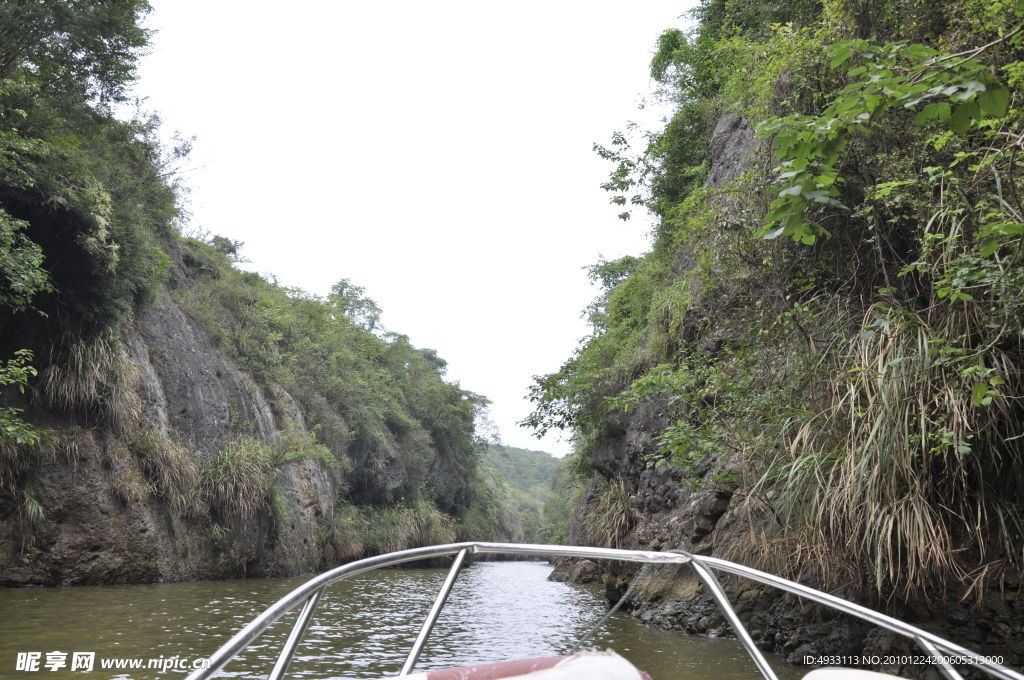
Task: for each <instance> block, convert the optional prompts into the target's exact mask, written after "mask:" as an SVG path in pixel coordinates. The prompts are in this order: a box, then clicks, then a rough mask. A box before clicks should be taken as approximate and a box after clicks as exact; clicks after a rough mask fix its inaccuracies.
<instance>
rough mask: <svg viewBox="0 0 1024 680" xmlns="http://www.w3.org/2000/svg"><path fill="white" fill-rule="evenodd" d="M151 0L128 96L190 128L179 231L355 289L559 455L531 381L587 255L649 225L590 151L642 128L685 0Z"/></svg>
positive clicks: (577, 329)
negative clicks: (657, 59)
mask: <svg viewBox="0 0 1024 680" xmlns="http://www.w3.org/2000/svg"><path fill="white" fill-rule="evenodd" d="M151 3H152V5H153V7H154V11H153V13H152V14H151V15H150V17H149V20H148V25H149V26H150V27H151V28H154V29H156V30H157V31H158V33H157V34H156V36H155V40H154V47H153V51H152V53H151V54H150V55H149V56H147V57H145V58H144V59H143V60H142V63H141V69H140V76H141V81H140V83H139V84H138V86H137V87H136V90H135V92H136V94H137V95H138V96H141V97H146V98H147V100H146V102H145V105H144V108H146V109H148V110H155V111H158V112H159V113H160V114H161V116H162V118H163V119H164V132H165V135H167V136H169V135H170V134H171V133H172V132H174V131H175V130H178V131H180V132H181V133H182V134H183V135H186V136H190V135H193V134H194V135H197V141H196V144H195V150H194V152H193V157H192V160H191V161H190V164H189V165H190V166H191V167H192V170H190V171H189V173H188V174H187V182H188V184H189V185H190V186H191V187H192V193H191V200H192V206H191V210H192V212H193V214H194V217H193V220H192V224H191V227H190V228H191V229H196V230H208V231H209V232H211V233H212V234H220V235H223V236H226V237H228V238H231V239H237V240H240V241H244V242H245V247H244V249H243V255H244V256H246V257H248V258H249V260H251V262H250V263H249V264H247V265H245V266H246V267H247V268H249V269H253V270H256V271H260V272H265V273H270V274H273V275H274V276H276V277H277V279H278V280H279V281H280V282H281V283H282V284H285V285H288V286H296V287H300V288H303V289H305V290H308V291H312V292H315V293H318V294H326V293H327V292H329V290H330V287H331V285H332V284H333V283H335V282H337V281H338V280H339V279H341V278H348V279H351V281H352V282H353V283H354V284H356V285H359V286H363V287H364V288H365V289H366V294H367V295H368V296H369V297H371V298H372V299H374V300H375V301H376V302H377V303H378V304H379V305H380V306H381V307H382V308H383V310H384V316H383V323H384V325H385V326H386V327H387V328H388V330H392V331H396V332H400V333H404V334H406V335H408V336H410V338H411V341H412V343H413V344H414V345H416V346H418V347H431V348H434V349H436V350H438V352H439V354H440V356H442V357H443V358H444V359H446V360H447V361H448V365H449V369H448V378H449V379H451V380H458V381H459V382H460V383H461V384H462V386H463V387H464V388H466V389H469V390H472V391H474V392H477V393H480V394H483V395H485V396H487V397H488V398H489V399H491V401H492V402H493V404H492V406H491V414H492V419H493V420H494V422H495V423H496V424H497V425H498V427H499V428H500V430H501V435H502V438H503V440H504V441H505V442H506V443H507V444H511V445H513V446H521V447H527V448H534V449H542V450H546V451H550V452H552V453H555V454H556V455H563V454H565V453H567V452H568V450H569V444H568V442H567V441H564V440H563V441H560V440H559V439H558V438H556V437H553V436H548V437H547V438H546V439H544V440H542V441H538V440H536V439H534V438H533V437H532V436H530V433H529V431H527V430H524V429H522V428H520V427H518V426H517V425H516V423H517V422H518V421H520V420H522V419H523V418H524V417H525V416H526V415H527V414H528V413H529V412H530V411H531V405H530V404H529V402H528V401H527V400H526V398H525V396H526V393H527V390H528V388H529V385H530V384H531V376H533V375H537V374H543V373H550V372H553V371H555V370H557V369H558V367H559V366H560V365H561V363H562V362H563V361H565V360H566V359H567V358H569V356H570V355H571V354H572V351H573V349H574V348H575V347H576V344H577V342H578V340H579V339H580V338H581V337H583V336H584V335H585V334H586V333H587V327H586V325H585V324H584V322H583V320H582V319H581V318H580V312H581V310H582V309H583V308H584V307H585V306H586V305H587V304H588V303H589V302H590V301H591V300H592V299H593V297H594V296H595V295H596V293H597V292H598V291H597V290H596V289H595V288H594V287H592V286H591V285H590V283H589V281H588V280H587V276H586V272H585V271H584V270H583V267H585V266H586V265H589V264H592V263H594V262H596V261H597V260H598V257H599V255H604V256H605V257H606V258H609V259H611V258H616V257H619V256H622V255H626V254H633V255H636V254H639V253H641V252H643V251H645V250H647V249H648V239H647V235H648V232H649V230H650V222H649V220H648V219H647V218H646V217H645V216H639V215H638V216H635V217H634V219H633V220H631V221H629V222H623V221H621V220H618V219H617V218H616V215H617V214H618V212H619V210H618V209H617V206H612V205H609V202H608V199H609V195H608V194H606V193H605V192H604V191H602V190H601V189H600V188H599V185H600V184H601V183H602V182H603V181H605V180H606V179H607V175H608V172H609V171H610V170H611V166H610V164H608V163H607V162H605V161H602V160H601V159H600V158H598V157H597V155H596V154H594V153H593V151H592V150H591V147H592V146H593V144H594V143H595V142H597V143H602V144H607V143H608V141H609V138H610V136H611V133H612V132H613V131H616V130H623V129H624V128H625V126H626V123H627V121H629V120H635V121H638V122H641V123H642V124H645V125H646V126H648V127H652V126H656V124H657V120H658V118H659V117H660V116H661V115H663V111H660V110H658V109H656V108H655V107H648V108H647V109H646V110H643V111H640V110H638V105H639V104H640V102H641V101H642V99H643V98H644V97H648V96H649V93H650V91H651V87H652V85H651V82H650V80H649V77H648V70H647V69H648V63H649V61H650V57H651V52H652V49H653V46H654V43H655V40H656V39H657V37H658V35H659V34H660V33H661V32H662V31H663V30H665V29H667V28H671V27H681V26H683V25H684V22H685V17H682V18H680V17H681V15H683V14H684V13H685V12H686V10H687V9H688V8H689V7H690V6H692V0H677V1H672V2H665V1H662V0H651V1H648V2H639V3H637V2H634V3H624V2H616V3H609V2H568V1H557V0H549V1H548V2H535V1H524V2H518V3H497V2H480V1H479V0H478V1H477V2H433V3H432V2H423V1H419V2H409V1H398V2H348V1H343V2H324V1H322V0H321V1H319V2H312V1H305V2H303V1H298V2H291V3H287V4H286V3H280V2H274V3H269V2H225V1H220V0H173V1H172V0H151ZM636 217H640V218H641V219H636Z"/></svg>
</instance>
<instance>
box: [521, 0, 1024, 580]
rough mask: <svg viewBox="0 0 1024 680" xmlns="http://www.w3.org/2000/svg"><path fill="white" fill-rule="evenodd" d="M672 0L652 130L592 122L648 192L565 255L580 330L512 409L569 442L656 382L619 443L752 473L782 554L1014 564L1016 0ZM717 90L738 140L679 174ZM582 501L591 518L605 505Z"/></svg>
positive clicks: (629, 180)
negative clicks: (659, 426)
mask: <svg viewBox="0 0 1024 680" xmlns="http://www.w3.org/2000/svg"><path fill="white" fill-rule="evenodd" d="M694 18H695V20H696V25H695V28H694V29H693V30H692V31H689V32H683V31H678V30H672V31H667V32H665V33H664V34H663V35H662V36H661V38H660V39H659V41H658V45H657V52H656V54H655V56H654V59H653V61H652V65H651V75H652V77H653V78H654V79H655V80H656V81H657V82H658V83H659V85H660V88H661V89H660V95H661V96H663V97H665V98H666V99H667V100H668V101H670V102H672V103H673V104H674V106H675V113H674V114H673V116H672V117H671V119H670V120H669V121H668V123H667V125H666V127H665V129H664V130H663V131H661V132H658V133H653V134H650V135H648V136H647V137H646V139H644V140H643V142H644V143H643V144H642V145H641V146H640V148H638V149H634V148H633V146H634V145H636V142H637V140H636V139H635V135H633V134H632V132H631V133H630V134H616V135H615V136H614V137H613V139H612V144H611V145H610V147H608V148H604V147H599V148H598V152H599V153H600V154H601V155H602V156H603V157H605V158H607V159H609V160H611V161H612V162H613V163H614V164H615V169H614V171H613V173H612V176H611V179H610V181H609V182H608V183H607V184H606V185H605V188H606V189H608V190H610V191H612V192H613V199H612V201H613V203H615V204H618V205H622V206H625V207H626V208H627V209H629V210H632V209H636V208H641V209H647V210H649V211H651V212H652V213H653V214H654V215H655V216H656V218H657V225H656V227H655V230H654V233H653V235H652V236H653V248H652V250H651V252H649V253H647V254H646V255H644V256H643V257H640V258H623V259H622V260H619V261H614V262H601V263H599V264H598V265H595V266H594V267H593V268H592V276H593V278H594V280H595V281H596V282H599V283H600V284H601V285H602V289H603V292H602V295H601V296H600V297H599V298H598V300H597V301H596V302H595V304H594V305H593V306H592V307H591V308H590V309H589V310H588V311H589V316H590V321H591V325H592V327H593V332H592V333H591V335H590V336H589V337H588V338H587V339H585V341H584V342H583V343H582V344H581V346H580V347H579V349H578V350H577V351H576V353H575V354H574V356H573V357H571V358H570V359H569V360H568V361H567V362H566V363H565V364H564V365H563V366H562V368H561V370H559V371H558V372H557V373H554V374H551V375H546V376H540V377H538V378H537V380H536V383H535V386H534V389H533V391H532V395H531V398H532V399H533V401H534V402H535V405H536V410H535V412H534V414H533V415H532V416H531V417H530V418H529V419H527V421H526V422H527V424H529V425H532V426H533V427H535V428H537V429H538V430H539V431H545V430H547V429H549V428H552V427H557V428H568V429H571V430H572V431H573V433H574V437H575V440H576V444H577V452H576V454H575V455H576V458H577V461H576V465H578V466H586V464H587V461H588V459H589V458H588V455H589V452H590V448H591V447H592V445H593V442H594V439H595V437H596V436H597V435H598V433H599V431H600V429H601V427H602V425H603V424H604V422H605V419H606V417H607V416H608V415H609V414H610V413H612V412H615V411H631V410H633V409H635V408H636V407H637V406H639V405H640V404H641V403H644V402H647V401H649V400H658V403H659V404H663V405H664V408H665V414H666V416H668V417H669V418H670V422H671V424H670V426H669V427H668V428H666V429H665V430H663V431H662V432H660V433H659V442H660V444H661V449H660V452H659V453H658V454H657V455H654V456H652V457H650V459H649V460H647V461H646V463H647V464H648V465H650V466H665V465H669V466H673V467H675V468H677V469H678V470H679V471H680V473H681V474H682V476H683V478H684V480H685V481H686V482H687V483H688V484H691V485H693V486H703V485H708V484H712V485H718V486H728V487H729V489H730V490H732V489H734V488H736V487H737V486H739V487H741V488H743V489H745V490H746V491H747V492H752V493H755V494H758V495H759V497H768V492H769V491H771V492H772V494H771V497H774V498H776V501H775V503H774V504H775V506H776V507H775V512H776V513H777V514H776V516H777V517H778V520H779V524H778V531H777V533H778V535H777V536H776V540H777V541H779V543H777V544H776V545H783V544H785V545H787V546H790V548H789V549H791V550H792V554H793V555H797V556H798V555H803V556H807V555H813V556H814V558H813V560H812V564H808V563H807V562H806V561H804V560H803V558H801V559H797V558H796V557H794V559H793V560H792V561H791V562H792V564H793V565H798V566H799V568H804V567H809V568H813V569H816V570H818V571H819V572H820V573H859V574H861V575H862V579H863V585H864V586H865V587H866V588H874V589H876V590H877V591H878V592H880V593H882V594H883V595H885V596H891V595H893V594H903V595H907V594H910V593H915V592H921V591H923V590H925V589H928V588H932V587H940V588H941V587H942V586H943V585H944V584H957V583H959V584H961V585H962V586H964V585H970V584H973V585H974V586H976V587H980V583H981V582H982V581H983V579H984V578H985V577H989V578H991V577H993V576H997V575H998V574H999V573H1000V572H1004V571H1009V572H1014V573H1019V572H1020V571H1021V570H1022V568H1024V505H1022V504H1021V500H1020V499H1021V498H1024V493H1022V492H1024V434H1022V433H1024V428H1022V424H1024V411H1022V410H1021V403H1022V402H1021V397H1022V396H1024V394H1022V384H1021V378H1022V376H1021V366H1022V363H1024V347H1022V344H1021V343H1022V338H1024V325H1022V324H1024V321H1022V320H1024V314H1022V312H1024V292H1022V291H1024V265H1022V263H1021V259H1020V254H1021V248H1022V246H1024V244H1022V235H1024V204H1022V203H1021V201H1020V194H1021V191H1022V189H1024V179H1022V178H1021V176H1020V171H1019V169H1018V167H1017V164H1018V159H1017V154H1018V152H1019V148H1020V142H1021V139H1022V136H1024V129H1022V128H1021V121H1022V120H1024V117H1022V115H1021V113H1022V106H1024V99H1022V95H1021V90H1020V88H1021V85H1022V84H1024V4H1022V3H1020V2H1003V1H1001V0H996V1H994V2H992V1H990V0H956V1H954V2H949V3H904V2H896V1H895V0H880V1H879V2H874V3H855V2H848V1H847V0H825V1H824V2H794V3H774V2H770V1H766V0H744V1H742V2H725V1H724V0H704V1H703V2H702V3H701V5H700V6H699V7H698V8H697V9H696V10H695V13H694ZM723 115H741V116H743V117H744V118H745V119H746V122H747V123H748V124H749V127H750V129H751V130H753V131H755V133H754V139H753V141H752V143H751V144H749V145H747V146H746V147H745V148H744V149H742V151H743V152H744V153H745V154H747V155H748V156H749V159H748V162H747V163H745V164H744V165H743V166H742V167H740V168H724V170H730V171H733V172H732V176H730V177H729V178H728V180H726V181H722V180H721V179H719V180H718V181H716V182H715V183H707V178H708V177H709V171H710V170H711V169H712V168H711V160H712V159H711V155H710V152H709V147H710V140H711V136H712V132H713V130H714V128H715V126H716V124H717V123H718V121H719V120H720V118H721V117H722V116H723ZM719 170H720V171H721V170H723V168H719ZM718 177H721V175H718ZM622 217H623V218H628V217H629V213H628V212H624V213H623V214H622ZM779 236H789V237H791V238H789V239H780V238H778V237H779ZM615 483H616V482H615V481H614V480H613V482H612V484H611V485H610V487H609V489H611V488H612V487H614V486H615ZM601 507H605V508H606V509H608V512H605V513H598V515H594V514H593V512H592V517H591V520H590V522H589V523H590V524H591V525H597V526H598V527H601V526H603V527H604V528H605V529H615V527H621V526H623V524H622V521H623V520H622V517H623V514H622V513H621V512H620V513H613V512H611V508H614V507H616V504H615V503H614V502H611V501H609V502H607V503H603V504H602V506H601ZM599 517H600V518H601V520H600V521H597V520H598V518H599ZM606 520H607V521H606ZM605 533H608V532H607V531H606V532H605ZM616 533H617V531H612V534H616ZM798 563H799V564H798Z"/></svg>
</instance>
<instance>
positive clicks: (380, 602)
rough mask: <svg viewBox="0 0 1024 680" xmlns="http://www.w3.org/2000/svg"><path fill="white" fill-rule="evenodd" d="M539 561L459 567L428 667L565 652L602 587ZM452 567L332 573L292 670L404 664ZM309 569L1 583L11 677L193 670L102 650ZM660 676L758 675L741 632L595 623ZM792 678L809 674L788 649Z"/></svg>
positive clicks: (162, 645) (591, 615) (1, 658)
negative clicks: (147, 581)
mask: <svg viewBox="0 0 1024 680" xmlns="http://www.w3.org/2000/svg"><path fill="white" fill-rule="evenodd" d="M550 572H551V567H550V566H548V565H547V564H544V563H540V562H485V563H481V564H475V565H473V566H471V567H469V568H467V569H465V570H463V572H462V573H461V574H460V576H459V579H458V581H457V582H456V585H455V589H454V590H453V591H452V594H451V596H450V598H449V600H448V604H447V605H445V608H444V610H443V611H442V613H441V617H440V619H439V621H438V623H437V627H436V628H435V629H434V633H433V635H431V637H430V640H429V641H428V643H427V646H426V649H425V650H424V653H423V655H422V656H421V658H420V662H419V664H418V665H417V667H416V669H417V670H430V669H435V668H446V667H451V666H461V665H465V664H470V663H475V662H480V661H503V660H508V659H517V658H528V657H534V656H551V655H557V654H564V653H565V652H567V651H568V650H569V649H570V648H571V647H572V646H573V645H574V644H575V643H576V641H577V640H578V639H579V637H580V636H581V635H582V634H583V633H584V632H585V631H586V630H588V629H589V628H590V627H591V626H592V625H593V624H594V623H596V622H597V620H598V619H599V618H600V617H601V616H602V615H603V614H604V605H603V602H602V599H601V596H600V593H599V592H598V591H597V590H596V589H594V588H588V587H580V586H570V585H566V584H564V583H554V582H551V581H548V580H547V576H548V574H549V573H550ZM445 573H446V571H445V570H443V569H388V570H378V571H375V572H370V573H367V574H362V575H359V576H354V577H352V578H350V579H347V580H345V581H342V582H340V583H338V584H336V585H334V586H332V587H331V588H330V589H329V590H328V591H327V592H326V594H325V595H324V597H323V599H322V600H321V602H320V605H319V607H318V608H317V614H316V616H315V617H314V620H313V624H312V625H311V626H310V629H309V632H308V633H307V635H306V638H305V640H304V642H303V644H302V645H301V646H300V647H299V650H298V652H297V654H296V658H295V661H294V662H293V663H292V666H291V668H290V669H289V672H288V676H289V677H293V678H324V679H327V678H375V677H381V676H386V675H396V674H397V673H398V670H399V669H400V668H401V666H402V662H403V661H404V660H405V655H406V653H407V652H408V650H409V647H410V646H411V645H412V641H413V640H414V639H415V637H416V634H417V633H418V632H419V627H420V625H421V624H422V622H423V618H424V617H425V616H426V613H427V610H428V609H430V605H431V603H432V602H433V599H434V596H435V595H436V593H437V590H438V588H439V587H440V585H441V582H442V581H443V580H444V576H445ZM304 580H305V578H291V579H254V580H246V581H202V582H197V583H178V584H159V585H147V586H99V587H79V588H45V589H44V588H34V589H12V590H4V589H0V678H23V679H27V678H32V677H35V678H39V680H43V678H54V679H55V680H59V679H62V678H63V679H66V680H73V679H77V678H80V679H81V680H106V679H107V678H175V677H177V678H182V677H183V672H182V671H178V672H176V671H174V670H168V671H167V672H166V673H158V672H156V671H155V670H146V669H143V670H114V669H109V670H108V669H102V668H101V667H100V666H101V661H102V660H103V659H129V658H139V659H145V660H147V662H148V659H151V658H159V657H161V656H163V657H165V658H169V657H172V656H179V657H185V658H188V659H194V658H196V657H205V656H208V655H209V654H211V653H212V652H213V651H214V650H216V649H217V648H218V647H219V646H220V645H221V644H223V643H224V642H225V641H226V640H227V639H228V638H229V637H230V636H231V635H232V634H233V633H234V632H235V631H237V630H238V629H239V628H241V627H242V626H243V625H244V624H246V623H248V622H249V621H250V620H251V619H252V618H253V617H254V616H256V615H257V614H258V613H259V612H260V611H262V610H263V609H264V608H266V607H267V606H268V605H270V604H271V603H273V602H274V601H275V600H276V599H278V598H279V597H281V596H282V595H284V594H285V593H287V592H288V591H289V590H291V589H292V588H294V587H296V586H297V585H299V584H300V583H302V582H303V581H304ZM294 618H295V614H294V613H292V614H289V615H288V616H287V617H286V619H285V620H283V621H280V622H278V623H277V624H276V625H274V626H273V627H271V628H270V630H268V631H267V632H266V633H264V634H263V636H262V637H260V638H259V639H258V640H257V643H256V644H255V645H254V646H252V647H250V648H249V649H248V650H247V651H246V653H245V654H244V656H242V657H239V658H237V659H236V660H235V661H233V662H232V663H230V664H229V665H228V666H226V667H225V668H224V670H223V671H221V673H220V676H219V677H234V678H244V679H246V680H249V679H251V680H257V679H262V678H265V677H266V675H267V673H268V672H269V671H270V668H271V666H272V665H273V659H274V658H275V655H276V653H277V651H278V650H279V649H280V647H281V645H282V643H283V642H284V639H285V637H287V634H288V630H289V629H290V627H291V622H292V621H293V620H294ZM594 644H595V646H598V647H601V648H604V647H612V648H614V649H616V650H617V651H618V652H619V653H620V654H622V655H623V656H625V657H626V658H627V659H629V660H630V661H632V662H633V663H634V664H636V665H637V666H638V667H640V668H643V669H644V670H646V671H648V672H649V673H650V674H651V675H652V677H653V678H654V680H672V679H675V678H722V679H726V678H729V679H732V678H737V679H738V678H757V677H759V676H758V675H757V671H756V670H755V669H754V666H753V664H752V663H751V661H750V659H749V658H748V657H747V655H746V652H744V651H743V648H742V647H741V646H740V645H739V643H738V642H736V641H733V640H713V639H707V638H701V637H693V636H688V635H684V634H682V633H673V632H666V631H661V630H657V629H654V628H646V627H644V626H643V625H642V624H640V623H639V622H637V621H636V620H634V619H632V618H630V617H629V616H628V615H627V614H621V613H619V614H616V615H615V616H614V617H612V619H611V620H610V621H609V622H608V623H607V624H605V628H604V629H603V630H602V631H601V632H599V633H598V634H597V635H596V636H595V640H594ZM29 651H38V652H42V653H43V658H42V662H43V663H45V661H46V658H45V653H46V652H52V651H62V652H75V651H86V652H96V659H97V661H96V663H95V669H94V671H93V672H92V673H88V674H83V673H81V672H79V671H75V672H71V671H70V667H71V663H70V658H71V657H70V655H69V657H68V666H67V667H66V668H62V669H59V670H57V671H55V672H54V671H49V670H48V669H46V668H43V667H41V668H40V671H41V672H40V673H38V674H29V673H25V672H23V671H16V670H15V666H16V658H17V653H18V652H29ZM770 660H771V661H772V664H773V665H774V666H775V667H776V669H777V671H778V672H779V676H780V678H781V680H793V679H795V678H798V677H800V675H801V673H799V672H798V670H797V669H795V668H793V667H790V666H788V665H787V664H785V663H784V662H783V661H781V659H779V658H778V657H774V658H771V659H770Z"/></svg>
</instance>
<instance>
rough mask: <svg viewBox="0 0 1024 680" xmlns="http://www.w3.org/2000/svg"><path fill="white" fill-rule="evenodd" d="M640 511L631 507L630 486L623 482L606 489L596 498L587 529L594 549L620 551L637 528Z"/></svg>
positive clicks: (616, 481) (597, 494) (614, 481)
mask: <svg viewBox="0 0 1024 680" xmlns="http://www.w3.org/2000/svg"><path fill="white" fill-rule="evenodd" d="M636 519H637V514H636V510H634V509H633V506H632V505H630V503H629V494H628V493H626V484H625V482H623V481H622V480H621V479H617V480H613V481H611V482H608V483H607V484H604V485H602V486H601V487H600V488H599V489H598V490H597V492H596V493H595V494H594V497H593V499H592V500H591V501H590V505H589V507H588V508H587V514H586V516H585V519H584V525H585V527H586V530H587V536H588V537H589V538H590V540H591V541H592V542H593V543H594V545H597V546H601V547H605V548H620V547H621V546H622V539H624V538H625V537H626V534H628V533H629V530H630V529H632V528H633V525H634V524H636Z"/></svg>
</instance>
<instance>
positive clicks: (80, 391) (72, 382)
mask: <svg viewBox="0 0 1024 680" xmlns="http://www.w3.org/2000/svg"><path fill="white" fill-rule="evenodd" d="M138 374H139V369H138V367H137V366H136V365H135V364H134V363H133V362H132V361H131V360H130V359H129V358H128V353H127V350H126V349H125V346H124V344H123V343H122V342H121V341H120V340H119V339H118V338H117V337H116V335H115V334H114V332H113V331H108V332H105V333H101V334H99V335H96V336H94V337H89V338H83V337H80V336H77V335H74V334H71V333H67V334H65V335H64V336H63V337H62V338H61V339H60V341H59V342H58V343H57V344H56V345H55V346H54V349H53V351H52V352H51V356H50V365H49V366H47V367H46V368H45V369H43V371H42V372H41V374H40V376H39V387H40V388H41V391H42V393H43V395H44V397H45V398H46V400H47V402H48V404H49V405H50V406H51V407H53V408H57V409H60V410H63V411H68V412H83V413H85V414H87V415H89V416H92V417H95V418H97V419H99V420H100V421H101V422H104V423H107V424H109V425H111V426H112V427H114V428H115V429H117V430H127V429H128V428H130V427H131V426H132V425H133V424H135V423H136V422H138V420H139V417H140V416H141V414H142V402H141V400H140V399H139V396H138V394H137V393H136V391H135V387H136V384H137V383H138Z"/></svg>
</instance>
